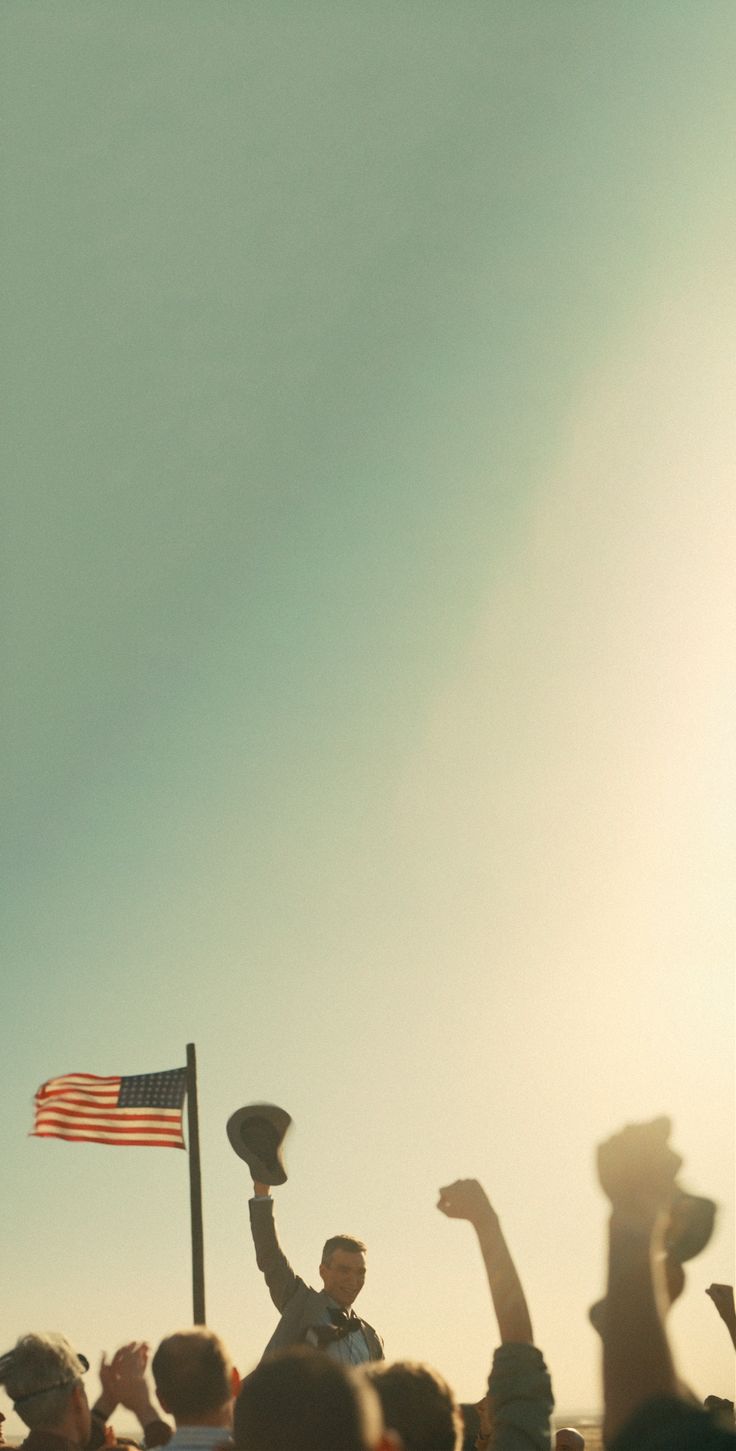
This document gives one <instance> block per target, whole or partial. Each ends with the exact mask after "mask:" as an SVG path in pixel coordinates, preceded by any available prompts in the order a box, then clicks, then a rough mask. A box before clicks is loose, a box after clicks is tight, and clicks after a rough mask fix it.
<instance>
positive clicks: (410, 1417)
mask: <svg viewBox="0 0 736 1451" xmlns="http://www.w3.org/2000/svg"><path fill="white" fill-rule="evenodd" d="M363 1374H364V1375H365V1376H366V1378H367V1379H368V1380H369V1381H370V1383H371V1385H372V1386H373V1387H374V1388H375V1390H376V1391H377V1392H378V1398H379V1400H380V1402H381V1407H382V1409H383V1419H384V1421H385V1423H386V1425H387V1427H388V1429H389V1430H390V1431H398V1433H399V1435H400V1437H401V1439H402V1441H403V1443H404V1446H405V1448H406V1451H457V1448H458V1447H459V1446H460V1445H461V1444H462V1417H461V1415H460V1408H459V1406H458V1404H457V1401H456V1400H455V1397H454V1395H453V1393H452V1391H451V1390H450V1387H449V1386H448V1384H447V1381H446V1380H444V1379H443V1377H442V1376H441V1375H440V1374H439V1372H438V1371H436V1370H433V1369H432V1366H431V1365H423V1364H421V1363H420V1362H419V1361H411V1360H395V1361H392V1362H391V1363H389V1364H387V1363H386V1362H385V1361H375V1362H372V1363H371V1364H370V1365H366V1366H365V1367H364V1369H363Z"/></svg>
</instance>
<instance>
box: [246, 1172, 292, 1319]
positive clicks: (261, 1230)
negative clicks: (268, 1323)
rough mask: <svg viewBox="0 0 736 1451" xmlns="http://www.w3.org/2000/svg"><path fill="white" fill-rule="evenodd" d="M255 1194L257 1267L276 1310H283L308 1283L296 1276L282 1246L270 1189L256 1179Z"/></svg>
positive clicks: (252, 1203) (252, 1212)
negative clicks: (304, 1284)
mask: <svg viewBox="0 0 736 1451" xmlns="http://www.w3.org/2000/svg"><path fill="white" fill-rule="evenodd" d="M253 1194H254V1197H253V1198H252V1199H251V1200H250V1204H249V1209H250V1228H251V1233H252V1235H253V1243H254V1245H255V1250H256V1264H257V1265H258V1268H259V1270H260V1271H261V1274H262V1275H263V1277H264V1279H265V1281H266V1284H267V1285H268V1290H269V1294H270V1296H271V1299H272V1300H273V1303H274V1305H275V1306H276V1309H277V1310H281V1311H282V1310H283V1309H284V1307H285V1306H286V1305H287V1304H288V1302H289V1300H290V1299H291V1297H292V1295H294V1294H296V1291H297V1290H298V1289H299V1286H300V1285H302V1284H303V1283H304V1282H303V1281H302V1280H300V1279H299V1276H298V1275H297V1274H295V1273H294V1271H293V1269H292V1268H291V1265H290V1264H289V1261H288V1260H287V1258H286V1255H285V1254H284V1251H283V1250H282V1248H281V1245H280V1244H279V1241H278V1236H277V1234H276V1226H275V1224H274V1220H273V1199H272V1198H271V1191H270V1189H269V1186H268V1185H267V1184H259V1183H257V1182H256V1181H255V1180H254V1181H253Z"/></svg>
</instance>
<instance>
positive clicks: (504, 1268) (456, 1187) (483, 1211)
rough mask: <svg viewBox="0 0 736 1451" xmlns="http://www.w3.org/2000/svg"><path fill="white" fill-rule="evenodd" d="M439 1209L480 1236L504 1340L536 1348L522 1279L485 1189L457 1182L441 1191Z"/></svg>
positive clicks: (470, 1182) (465, 1181) (473, 1182)
mask: <svg viewBox="0 0 736 1451" xmlns="http://www.w3.org/2000/svg"><path fill="white" fill-rule="evenodd" d="M437 1208H438V1209H441V1210H442V1213H443V1214H446V1215H447V1217H448V1219H467V1220H468V1222H469V1223H470V1224H472V1226H473V1228H474V1230H475V1232H476V1234H477V1236H478V1244H479V1245H480V1252H481V1254H482V1256H483V1263H484V1265H485V1267H486V1275H487V1276H488V1288H489V1289H490V1292H491V1299H492V1301H493V1308H494V1310H495V1312H496V1319H497V1321H498V1330H499V1334H500V1336H501V1340H502V1341H504V1342H506V1341H513V1343H514V1344H516V1345H533V1344H534V1334H533V1331H532V1322H531V1317H530V1315H529V1308H528V1306H527V1303H526V1297H525V1295H524V1291H523V1289H522V1287H521V1280H520V1279H519V1276H518V1274H517V1272H516V1266H515V1264H514V1262H513V1260H512V1258H511V1255H510V1253H509V1248H508V1245H507V1244H506V1240H505V1239H504V1236H503V1231H502V1229H501V1224H500V1221H499V1218H498V1215H497V1213H496V1211H495V1209H494V1208H493V1206H492V1204H491V1203H490V1200H489V1199H488V1196H487V1194H486V1192H485V1189H484V1188H483V1186H482V1185H481V1184H479V1183H478V1180H477V1179H457V1180H456V1181H455V1183H454V1184H448V1185H446V1187H445V1188H444V1189H440V1197H439V1201H438V1204H437Z"/></svg>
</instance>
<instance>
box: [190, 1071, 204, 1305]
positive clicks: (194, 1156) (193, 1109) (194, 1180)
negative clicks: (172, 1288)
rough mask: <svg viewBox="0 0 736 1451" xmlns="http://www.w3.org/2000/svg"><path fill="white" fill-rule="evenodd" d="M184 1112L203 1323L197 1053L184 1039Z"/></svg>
mask: <svg viewBox="0 0 736 1451" xmlns="http://www.w3.org/2000/svg"><path fill="white" fill-rule="evenodd" d="M187 1113H188V1123H189V1200H190V1204H191V1209H192V1304H193V1310H194V1324H195V1325H204V1324H205V1323H206V1321H205V1317H204V1236H203V1232H202V1175H201V1172H200V1167H199V1117H198V1114H197V1054H196V1052H195V1048H194V1044H193V1043H187Z"/></svg>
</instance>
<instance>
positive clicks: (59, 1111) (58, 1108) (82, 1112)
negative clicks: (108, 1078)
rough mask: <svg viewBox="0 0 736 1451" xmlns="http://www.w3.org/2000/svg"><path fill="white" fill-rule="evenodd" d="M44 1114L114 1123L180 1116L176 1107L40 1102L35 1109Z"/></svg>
mask: <svg viewBox="0 0 736 1451" xmlns="http://www.w3.org/2000/svg"><path fill="white" fill-rule="evenodd" d="M46 1114H53V1115H54V1116H60V1117H63V1118H70V1119H75V1118H80V1119H91V1120H92V1122H94V1123H96V1122H97V1121H98V1120H99V1121H100V1122H102V1123H104V1122H105V1121H106V1120H110V1121H111V1122H112V1123H115V1122H116V1121H117V1120H119V1119H136V1118H141V1119H150V1120H151V1121H152V1122H153V1123H155V1122H157V1121H158V1120H160V1119H171V1120H172V1122H174V1123H175V1122H176V1121H177V1120H178V1119H180V1118H181V1110H180V1109H177V1108H160V1109H158V1110H157V1111H156V1112H155V1113H153V1112H146V1111H145V1109H144V1110H143V1112H141V1110H140V1109H137V1108H114V1109H110V1108H83V1107H81V1106H75V1107H73V1108H72V1107H70V1105H69V1104H68V1103H55V1102H51V1103H40V1104H39V1105H38V1109H37V1116H38V1117H39V1118H43V1117H44V1115H46Z"/></svg>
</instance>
